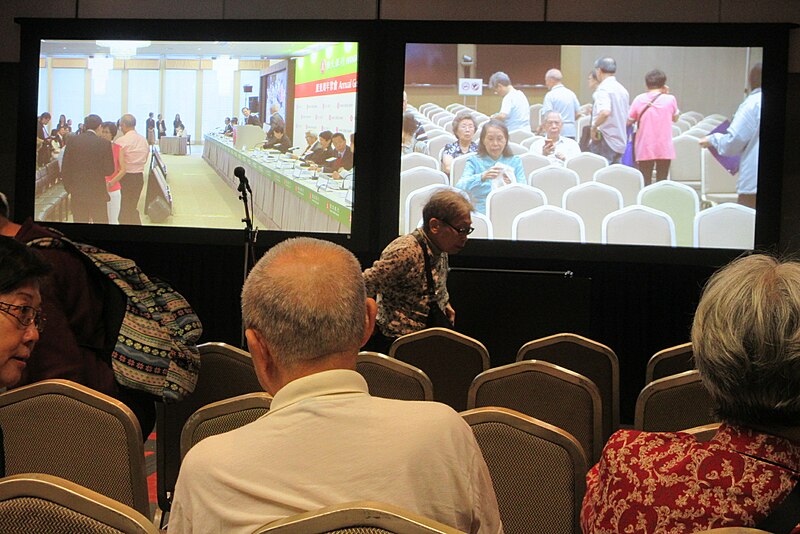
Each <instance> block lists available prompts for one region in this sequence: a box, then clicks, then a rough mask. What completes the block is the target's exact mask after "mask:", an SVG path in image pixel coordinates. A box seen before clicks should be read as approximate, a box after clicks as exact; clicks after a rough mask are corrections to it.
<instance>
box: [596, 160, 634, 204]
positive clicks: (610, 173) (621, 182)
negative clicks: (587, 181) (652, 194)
mask: <svg viewBox="0 0 800 534" xmlns="http://www.w3.org/2000/svg"><path fill="white" fill-rule="evenodd" d="M593 180H594V181H595V182H600V183H602V184H606V185H610V186H611V187H614V188H616V189H618V190H619V192H620V193H622V203H623V204H624V205H625V206H631V205H633V204H635V203H636V195H638V194H639V191H641V190H642V188H643V187H644V177H643V176H642V173H641V172H640V171H639V170H638V169H634V168H633V167H628V166H626V165H621V164H619V163H614V164H613V165H609V166H608V167H603V168H602V169H600V170H598V171H596V172H595V173H594V177H593Z"/></svg>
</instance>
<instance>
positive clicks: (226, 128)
mask: <svg viewBox="0 0 800 534" xmlns="http://www.w3.org/2000/svg"><path fill="white" fill-rule="evenodd" d="M222 135H233V126H231V118H230V117H225V126H223V127H222Z"/></svg>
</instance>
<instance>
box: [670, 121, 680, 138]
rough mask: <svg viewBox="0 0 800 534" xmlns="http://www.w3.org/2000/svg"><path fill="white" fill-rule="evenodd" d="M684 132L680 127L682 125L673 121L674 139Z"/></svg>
mask: <svg viewBox="0 0 800 534" xmlns="http://www.w3.org/2000/svg"><path fill="white" fill-rule="evenodd" d="M682 133H683V132H682V131H681V127H680V126H678V125H677V124H675V123H673V124H672V137H673V139H674V138H675V137H678V136H679V135H681V134H682Z"/></svg>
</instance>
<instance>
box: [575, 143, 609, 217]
mask: <svg viewBox="0 0 800 534" xmlns="http://www.w3.org/2000/svg"><path fill="white" fill-rule="evenodd" d="M565 166H566V168H567V169H572V170H573V171H575V172H577V173H578V176H580V179H581V183H582V184H584V183H587V182H591V181H593V178H594V173H595V172H597V171H599V170H600V169H604V168H605V167H608V160H607V159H606V158H604V157H603V156H598V155H597V154H593V153H592V152H581V153H580V154H578V155H575V156H572V157H571V158H569V159H567V161H566V162H565ZM621 207H622V206H620V208H621Z"/></svg>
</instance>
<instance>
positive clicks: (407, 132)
mask: <svg viewBox="0 0 800 534" xmlns="http://www.w3.org/2000/svg"><path fill="white" fill-rule="evenodd" d="M421 128H422V126H421V125H420V123H419V121H417V118H416V117H415V116H414V114H413V113H411V112H410V111H406V112H405V113H403V139H402V141H401V143H400V153H401V154H404V155H405V154H411V153H412V152H427V151H428V143H427V142H426V141H423V140H422V139H420V138H419V137H418V136H417V135H418V134H419V130H420V129H421ZM423 131H424V129H423Z"/></svg>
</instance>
